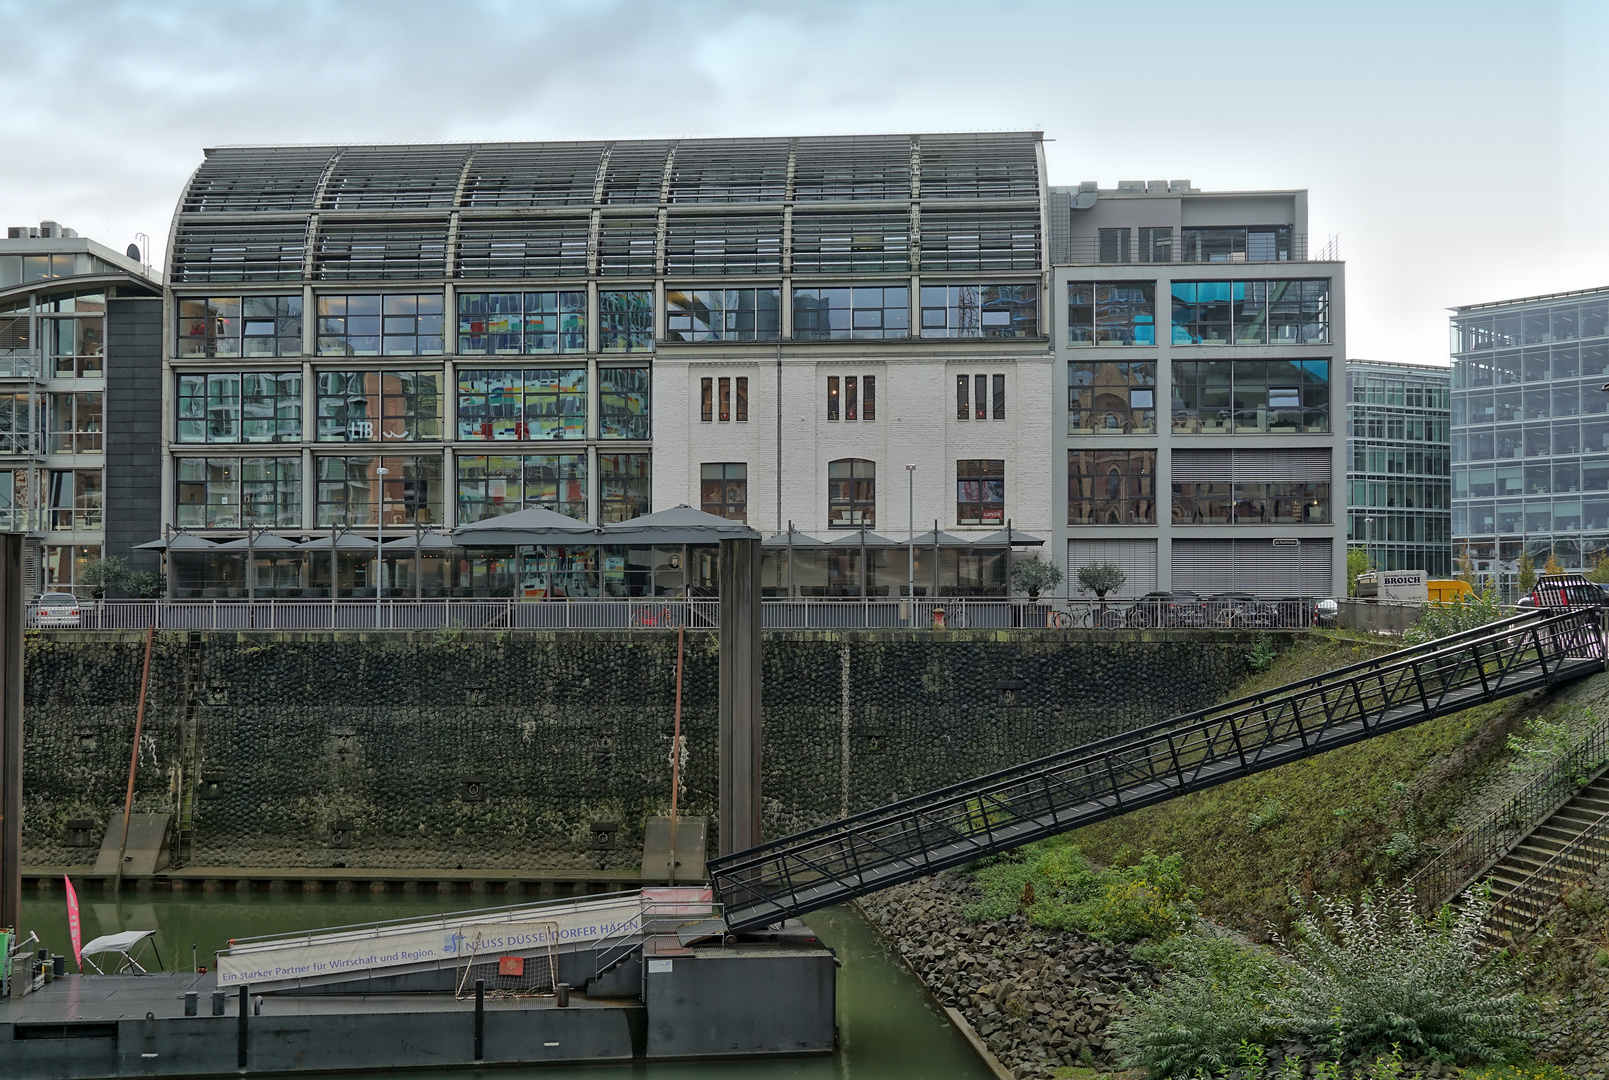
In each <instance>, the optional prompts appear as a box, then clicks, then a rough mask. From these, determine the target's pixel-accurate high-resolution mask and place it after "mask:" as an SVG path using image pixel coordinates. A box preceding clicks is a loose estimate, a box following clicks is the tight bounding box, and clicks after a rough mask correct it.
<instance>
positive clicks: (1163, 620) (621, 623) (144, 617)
mask: <svg viewBox="0 0 1609 1080" xmlns="http://www.w3.org/2000/svg"><path fill="white" fill-rule="evenodd" d="M52 588H54V586H53V587H52ZM1315 604H1316V601H1312V600H1269V601H1262V600H1211V599H1209V600H1202V601H1189V602H1186V601H1178V602H1175V601H1157V600H1144V601H1120V600H1110V601H1107V602H1105V603H1102V602H1100V601H1098V600H1068V599H1064V598H1060V597H1057V598H1048V599H1045V600H1043V601H1041V602H1039V603H1030V602H1029V601H1027V600H1003V599H976V598H972V597H954V598H946V597H935V598H918V599H916V600H905V599H899V598H894V599H883V598H877V597H869V598H864V599H858V598H853V597H842V598H841V597H831V598H826V597H823V598H799V599H765V600H762V601H761V604H760V610H761V619H762V625H763V626H764V627H765V628H766V629H769V630H860V629H920V630H930V629H936V628H938V629H952V630H968V629H973V630H994V629H1012V628H1016V629H1040V630H1043V629H1052V630H1124V629H1129V630H1133V629H1146V630H1152V629H1160V630H1191V629H1233V630H1239V629H1275V630H1302V629H1308V628H1310V627H1313V626H1320V625H1329V624H1330V622H1331V619H1330V617H1329V616H1327V615H1323V614H1322V613H1320V612H1319V611H1318V609H1317V608H1316V606H1315ZM28 621H29V625H30V626H33V627H37V628H41V629H85V630H143V629H145V628H146V627H147V626H153V625H154V626H156V628H157V629H159V630H330V629H335V630H376V629H378V630H439V629H463V630H655V629H675V628H676V627H678V626H686V627H687V628H688V629H691V630H714V629H717V628H718V627H719V623H720V601H719V600H718V599H716V598H713V597H695V598H692V599H688V598H686V597H652V598H636V597H622V598H612V597H610V598H598V599H573V600H572V599H563V600H558V599H555V600H522V599H517V598H503V599H491V598H487V599H433V600H413V599H396V600H391V599H387V600H381V601H379V602H378V603H377V602H376V601H375V600H374V599H372V598H353V599H345V598H343V599H340V600H336V601H330V600H327V599H325V600H318V599H312V600H307V599H299V600H278V599H274V600H268V599H264V600H224V599H218V600H92V599H87V598H84V597H80V598H79V604H78V613H77V614H76V615H65V614H64V613H63V614H52V613H51V612H50V611H48V610H44V611H41V610H38V609H34V608H30V609H29V616H28Z"/></svg>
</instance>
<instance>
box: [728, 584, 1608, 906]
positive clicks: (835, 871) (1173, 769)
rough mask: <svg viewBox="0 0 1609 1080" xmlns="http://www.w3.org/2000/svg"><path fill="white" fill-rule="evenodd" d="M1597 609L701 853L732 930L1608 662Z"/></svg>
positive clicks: (1525, 624)
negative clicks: (723, 851) (713, 854)
mask: <svg viewBox="0 0 1609 1080" xmlns="http://www.w3.org/2000/svg"><path fill="white" fill-rule="evenodd" d="M1601 614H1602V613H1601V612H1600V611H1598V610H1595V609H1588V608H1572V609H1566V610H1563V611H1558V610H1554V609H1544V610H1542V611H1532V612H1527V613H1525V614H1521V615H1517V616H1514V617H1512V618H1509V619H1505V620H1503V621H1501V622H1496V623H1490V624H1488V625H1486V626H1482V627H1479V628H1477V629H1474V630H1469V631H1465V632H1463V633H1460V634H1455V635H1452V636H1450V637H1444V638H1439V639H1437V640H1435V641H1431V642H1428V643H1426V644H1423V645H1419V646H1415V647H1413V648H1408V649H1402V650H1399V651H1396V652H1392V653H1388V654H1387V655H1385V656H1382V657H1378V658H1376V659H1374V660H1368V661H1364V662H1362V663H1359V664H1353V665H1350V666H1348V667H1343V668H1339V669H1337V670H1335V671H1330V672H1327V673H1325V674H1324V675H1320V676H1316V677H1314V678H1310V679H1305V680H1302V681H1300V682H1294V683H1289V684H1287V685H1285V686H1281V687H1278V688H1276V689H1273V690H1269V691H1267V692H1265V693H1262V694H1257V695H1253V696H1250V697H1243V698H1239V699H1237V700H1234V701H1229V702H1225V703H1223V704H1220V705H1216V706H1213V707H1212V708H1208V709H1202V710H1199V711H1197V712H1192V713H1186V714H1184V715H1183V716H1177V717H1174V718H1173V719H1171V720H1165V721H1162V722H1161V723H1157V724H1153V725H1150V726H1149V727H1144V728H1139V729H1137V730H1135V731H1131V732H1126V733H1124V734H1122V735H1116V736H1113V737H1110V738H1106V739H1102V740H1099V741H1097V742H1092V743H1088V744H1086V745H1083V746H1079V747H1076V748H1074V749H1071V750H1066V751H1062V752H1060V753H1057V754H1052V755H1050V756H1048V757H1042V758H1039V759H1037V760H1034V761H1028V762H1024V763H1022V764H1020V765H1016V766H1013V767H1011V768H1008V769H1004V770H1001V771H999V772H995V773H990V774H989V775H987V776H980V777H977V778H975V779H972V780H966V781H963V782H961V783H958V784H953V785H951V786H949V787H946V788H941V789H939V790H937V791H932V792H928V793H927V794H925V795H917V796H914V797H912V798H909V799H904V800H901V801H899V802H896V803H891V804H890V805H888V806H883V807H879V808H877V809H875V810H868V811H865V812H863V813H860V814H855V815H853V816H851V817H847V818H844V819H842V820H840V821H835V822H832V823H830V824H827V825H822V826H818V827H816V828H813V829H807V830H805V831H803V832H798V833H794V834H793V835H791V836H785V837H782V838H781V839H778V840H772V841H769V842H767V843H764V844H761V845H760V846H758V847H754V848H750V849H749V850H747V851H739V852H735V853H733V854H730V855H725V856H722V857H720V858H717V859H714V860H711V861H710V863H709V871H710V880H711V882H712V884H713V885H714V888H715V892H716V898H717V899H718V900H719V901H720V902H721V903H722V904H723V905H724V909H725V913H726V920H727V925H728V926H729V927H730V928H731V929H732V930H745V929H752V928H755V927H759V926H766V925H770V924H773V923H776V922H779V921H781V920H783V919H787V918H791V917H795V916H798V915H803V914H805V913H806V912H810V911H814V910H817V909H818V908H823V907H827V906H829V905H831V904H836V903H840V902H842V901H845V900H850V899H853V898H855V897H857V896H864V895H866V894H867V893H871V892H875V891H877V890H878V889H885V888H888V887H889V886H891V885H897V884H899V883H901V882H905V881H911V880H913V879H915V878H919V877H923V876H925V875H927V874H931V873H934V872H936V871H939V870H943V869H946V868H947V867H952V866H958V865H960V864H962V863H966V862H970V861H972V860H974V859H978V858H980V857H982V856H985V855H992V854H997V853H1000V852H1004V851H1010V850H1011V849H1013V848H1017V847H1021V846H1023V845H1024V844H1028V843H1032V842H1033V841H1035V840H1040V839H1043V838H1044V837H1047V836H1052V835H1055V834H1058V833H1063V832H1067V831H1068V830H1071V829H1076V828H1079V827H1080V826H1083V825H1089V824H1092V823H1094V822H1097V821H1101V820H1103V819H1105V818H1110V817H1115V816H1117V815H1119V814H1125V813H1128V812H1129V811H1132V810H1136V809H1139V808H1140V807H1143V806H1150V805H1153V804H1155V803H1160V802H1164V801H1166V800H1168V799H1173V798H1177V797H1178V796H1180V795H1184V794H1187V793H1189V792H1192V791H1200V790H1202V789H1204V788H1209V787H1213V786H1214V785H1217V784H1222V783H1225V782H1227V781H1230V780H1234V779H1237V778H1239V777H1242V776H1249V775H1251V774H1252V773H1257V772H1262V771H1264V770H1266V769H1272V768H1275V767H1277V766H1280V765H1284V764H1286V763H1288V762H1292V761H1298V760H1301V759H1303V758H1308V757H1312V756H1313V755H1315V754H1321V753H1324V752H1325V751H1328V750H1334V749H1336V748H1337V747H1341V746H1346V745H1348V744H1351V743H1355V742H1359V741H1361V740H1363V739H1369V738H1373V737H1374V736H1376V735H1383V734H1385V733H1387V732H1391V731H1398V730H1400V729H1402V728H1405V727H1410V726H1412V725H1414V724H1418V723H1421V722H1423V721H1425V720H1430V719H1433V718H1435V717H1438V716H1445V715H1447V714H1449V713H1454V712H1458V711H1460V710H1462V709H1466V708H1469V707H1471V706H1474V705H1479V704H1481V703H1483V702H1488V701H1496V700H1499V699H1501V698H1506V697H1510V696H1513V695H1515V694H1520V693H1525V692H1527V691H1530V690H1537V689H1545V688H1548V687H1552V686H1555V685H1558V684H1560V683H1563V682H1568V681H1570V680H1573V679H1578V678H1582V677H1584V676H1586V675H1590V674H1593V673H1595V672H1599V671H1603V670H1605V669H1606V667H1609V664H1606V656H1605V642H1604V639H1605V634H1604V629H1603V625H1602V623H1601Z"/></svg>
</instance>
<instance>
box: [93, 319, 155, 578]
mask: <svg viewBox="0 0 1609 1080" xmlns="http://www.w3.org/2000/svg"><path fill="white" fill-rule="evenodd" d="M106 353H107V358H106V481H105V496H104V498H105V506H106V517H105V521H106V546H105V554H106V555H107V556H108V557H112V556H116V557H118V558H122V559H125V560H127V562H128V564H129V565H130V567H132V568H134V569H138V570H155V569H157V557H156V555H155V554H154V553H152V552H148V551H138V552H137V551H134V550H132V549H133V547H134V545H136V544H143V543H145V542H146V541H147V540H153V539H155V538H156V537H158V536H160V535H162V502H161V498H162V301H161V300H160V299H158V298H156V297H130V298H117V299H112V300H109V301H108V302H107V318H106Z"/></svg>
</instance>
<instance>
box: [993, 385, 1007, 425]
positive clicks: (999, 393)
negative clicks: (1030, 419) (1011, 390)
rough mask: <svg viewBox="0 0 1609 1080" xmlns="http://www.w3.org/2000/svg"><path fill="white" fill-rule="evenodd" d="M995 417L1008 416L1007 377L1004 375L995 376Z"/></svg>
mask: <svg viewBox="0 0 1609 1080" xmlns="http://www.w3.org/2000/svg"><path fill="white" fill-rule="evenodd" d="M994 418H995V419H996V420H1004V419H1005V418H1006V377H1005V376H1004V375H996V376H995V377H994Z"/></svg>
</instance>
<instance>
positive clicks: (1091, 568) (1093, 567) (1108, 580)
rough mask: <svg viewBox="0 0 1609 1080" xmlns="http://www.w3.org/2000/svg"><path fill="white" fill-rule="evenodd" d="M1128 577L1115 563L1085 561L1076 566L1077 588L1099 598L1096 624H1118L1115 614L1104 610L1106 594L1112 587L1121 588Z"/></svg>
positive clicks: (1109, 625) (1104, 625) (1103, 625)
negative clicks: (1099, 605) (1082, 564)
mask: <svg viewBox="0 0 1609 1080" xmlns="http://www.w3.org/2000/svg"><path fill="white" fill-rule="evenodd" d="M1128 579H1129V578H1128V575H1127V574H1125V573H1123V571H1122V570H1120V569H1119V568H1118V567H1117V565H1116V564H1115V563H1109V562H1098V563H1087V564H1086V565H1084V566H1080V567H1079V568H1078V587H1079V589H1080V590H1082V591H1085V592H1092V593H1094V594H1095V599H1097V600H1099V601H1100V604H1101V609H1100V611H1099V612H1097V613H1096V615H1095V620H1094V621H1095V625H1096V626H1102V627H1111V626H1116V625H1118V617H1117V614H1116V613H1115V612H1108V611H1107V610H1106V594H1107V593H1109V592H1111V591H1112V590H1114V589H1121V588H1122V587H1123V583H1124V582H1125V581H1127V580H1128Z"/></svg>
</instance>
